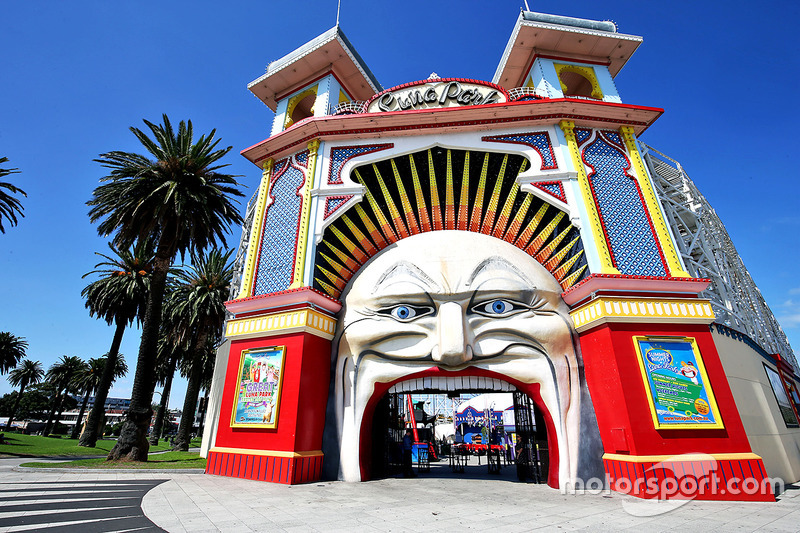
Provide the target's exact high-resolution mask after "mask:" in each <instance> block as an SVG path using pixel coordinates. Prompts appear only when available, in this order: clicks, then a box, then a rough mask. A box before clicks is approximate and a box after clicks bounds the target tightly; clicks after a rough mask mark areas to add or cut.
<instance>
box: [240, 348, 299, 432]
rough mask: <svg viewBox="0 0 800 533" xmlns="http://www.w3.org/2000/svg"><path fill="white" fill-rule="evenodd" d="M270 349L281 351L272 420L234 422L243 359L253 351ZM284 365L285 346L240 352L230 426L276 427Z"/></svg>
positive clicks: (249, 349)
mask: <svg viewBox="0 0 800 533" xmlns="http://www.w3.org/2000/svg"><path fill="white" fill-rule="evenodd" d="M271 350H277V351H280V353H281V369H280V373H279V374H278V384H277V385H276V386H275V393H276V398H275V417H274V421H273V422H271V423H260V424H257V423H255V424H254V423H248V424H243V423H240V422H236V411H237V409H238V406H239V394H241V390H242V369H243V368H244V361H245V359H246V357H247V354H250V353H254V352H266V351H271ZM285 367H286V346H266V347H260V348H248V349H246V350H242V353H241V354H240V355H239V366H238V371H237V373H236V388H235V389H234V391H235V392H234V396H233V406H232V408H231V427H232V428H260V429H275V428H277V427H278V415H279V414H280V407H281V396H282V392H283V374H284V371H285V369H286V368H285Z"/></svg>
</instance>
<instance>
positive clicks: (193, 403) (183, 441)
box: [172, 324, 208, 452]
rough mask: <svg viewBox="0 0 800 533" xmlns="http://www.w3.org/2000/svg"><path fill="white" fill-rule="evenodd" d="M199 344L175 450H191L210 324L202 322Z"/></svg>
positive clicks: (190, 374) (187, 388)
mask: <svg viewBox="0 0 800 533" xmlns="http://www.w3.org/2000/svg"><path fill="white" fill-rule="evenodd" d="M201 328H202V329H201V330H200V332H199V335H198V336H197V345H196V347H195V350H194V353H193V354H192V368H191V370H190V371H189V383H188V384H187V386H186V396H185V397H184V400H183V413H182V414H181V424H180V426H178V436H177V437H176V439H175V444H174V445H173V447H172V449H173V450H178V451H182V452H186V451H189V443H190V442H191V440H192V426H193V425H194V411H195V409H197V397H198V396H199V395H200V385H201V384H202V381H203V353H204V352H205V350H206V343H207V342H208V325H207V324H202V325H201Z"/></svg>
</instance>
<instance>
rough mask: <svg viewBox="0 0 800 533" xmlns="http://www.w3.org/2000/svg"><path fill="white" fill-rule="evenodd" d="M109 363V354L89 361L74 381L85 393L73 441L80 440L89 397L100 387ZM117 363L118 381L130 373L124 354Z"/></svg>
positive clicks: (117, 359) (115, 377) (73, 431)
mask: <svg viewBox="0 0 800 533" xmlns="http://www.w3.org/2000/svg"><path fill="white" fill-rule="evenodd" d="M107 362H108V354H105V355H104V356H103V357H94V358H92V359H89V364H88V365H86V367H85V368H83V369H82V370H81V371H80V372H79V373H78V375H77V376H75V379H74V380H73V382H74V385H75V388H76V389H77V390H78V391H79V392H81V391H82V392H83V403H81V410H80V412H79V413H78V420H77V421H76V422H75V427H73V428H72V435H70V438H71V439H77V438H78V434H79V433H80V429H81V421H82V420H83V413H84V412H85V411H86V405H87V404H88V403H89V396H91V395H92V393H94V392H96V391H97V388H98V387H99V386H100V382H101V381H102V378H103V372H104V371H105V366H106V363H107ZM115 362H116V365H115V368H114V379H115V380H116V379H118V378H121V377H122V376H124V375H125V374H127V373H128V365H127V364H126V363H125V359H124V358H123V357H122V354H118V355H117V357H116V361H115ZM95 400H97V398H95ZM103 403H105V399H103Z"/></svg>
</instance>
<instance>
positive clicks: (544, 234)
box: [525, 211, 564, 256]
mask: <svg viewBox="0 0 800 533" xmlns="http://www.w3.org/2000/svg"><path fill="white" fill-rule="evenodd" d="M562 218H564V212H563V211H559V212H558V213H557V214H556V216H554V217H553V220H551V221H550V223H549V224H548V225H547V226H545V227H544V229H543V230H542V231H541V232H540V233H539V234H538V235H537V236H536V238H535V239H533V240H532V241H531V243H530V244H529V245H528V247H527V248H525V253H527V254H528V255H531V256H533V255H535V254H536V253H537V252H538V251H539V250H540V249H541V248H542V246H544V241H546V240H547V238H548V237H549V236H550V235H551V234H552V233H553V231H555V229H556V225H557V224H558V223H559V222H561V219H562Z"/></svg>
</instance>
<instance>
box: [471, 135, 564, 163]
mask: <svg viewBox="0 0 800 533" xmlns="http://www.w3.org/2000/svg"><path fill="white" fill-rule="evenodd" d="M483 140H484V141H490V142H501V143H511V144H525V145H528V146H530V147H531V148H533V149H534V150H536V152H538V154H539V155H540V156H541V158H542V167H541V170H548V169H553V168H558V163H556V159H555V155H554V154H553V146H552V144H551V143H550V136H549V135H548V134H547V132H544V131H541V132H538V133H513V134H511V135H496V136H493V137H483Z"/></svg>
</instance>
